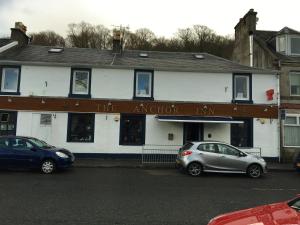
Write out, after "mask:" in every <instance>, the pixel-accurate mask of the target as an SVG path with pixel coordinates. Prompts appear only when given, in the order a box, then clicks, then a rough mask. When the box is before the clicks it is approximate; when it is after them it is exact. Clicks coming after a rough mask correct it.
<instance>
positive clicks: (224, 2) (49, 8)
mask: <svg viewBox="0 0 300 225" xmlns="http://www.w3.org/2000/svg"><path fill="white" fill-rule="evenodd" d="M299 6H300V1H299V0H285V1H282V0H281V1H279V0H0V36H3V35H9V34H10V29H9V28H11V27H13V26H14V22H15V21H22V22H23V23H24V24H25V25H26V26H27V30H28V32H38V31H44V30H53V31H55V32H57V33H59V34H61V35H63V36H65V34H66V31H67V29H68V24H69V23H79V22H81V21H85V22H88V23H91V24H93V25H97V24H102V25H105V26H106V27H107V28H109V29H111V28H113V25H123V26H129V27H130V30H131V31H134V30H136V29H138V28H145V27H146V28H149V29H150V30H152V31H153V32H154V33H155V34H156V35H157V36H165V37H171V36H173V35H174V34H175V33H176V31H177V29H178V28H187V27H191V26H192V25H195V24H200V25H206V26H208V27H210V28H211V29H213V30H214V31H215V32H216V33H218V34H221V35H233V34H234V26H235V25H236V24H237V22H238V21H239V18H241V17H243V16H244V14H245V13H246V12H247V11H248V10H249V9H250V8H253V9H254V10H255V11H256V12H257V13H258V14H257V16H258V18H259V21H258V23H257V29H261V30H280V29H281V28H283V27H284V26H288V27H290V28H293V29H296V30H298V31H300V13H299V9H300V7H299Z"/></svg>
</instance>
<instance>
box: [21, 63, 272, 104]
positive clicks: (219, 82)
mask: <svg viewBox="0 0 300 225" xmlns="http://www.w3.org/2000/svg"><path fill="white" fill-rule="evenodd" d="M70 73H71V68H70V67H46V66H22V69H21V86H20V92H21V95H22V96H29V95H36V96H52V97H53V96H59V97H67V96H68V94H69V90H70ZM46 83H47V84H46ZM133 86H134V71H133V70H124V69H123V70H118V69H98V68H94V69H92V84H91V95H92V98H106V99H132V97H133ZM271 88H273V89H274V90H275V93H276V92H277V91H276V88H277V80H276V76H275V75H264V74H253V76H252V89H253V91H252V95H253V101H254V103H258V104H262V103H276V96H275V98H274V100H273V101H272V102H268V101H267V100H266V94H265V91H266V90H268V89H271ZM154 99H155V100H158V101H161V100H162V101H187V102H190V101H193V102H195V101H196V102H197V101H199V102H218V103H220V102H225V103H230V102H231V100H232V74H231V73H224V74H217V73H195V72H166V71H154Z"/></svg>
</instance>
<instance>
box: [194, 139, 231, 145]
mask: <svg viewBox="0 0 300 225" xmlns="http://www.w3.org/2000/svg"><path fill="white" fill-rule="evenodd" d="M191 143H193V144H225V145H228V143H226V142H223V141H213V140H211V141H192V142H191Z"/></svg>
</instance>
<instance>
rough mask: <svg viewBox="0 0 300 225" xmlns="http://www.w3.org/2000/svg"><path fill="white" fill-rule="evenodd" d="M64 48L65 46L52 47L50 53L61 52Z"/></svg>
mask: <svg viewBox="0 0 300 225" xmlns="http://www.w3.org/2000/svg"><path fill="white" fill-rule="evenodd" d="M63 50H64V49H63V48H50V49H49V50H48V52H49V53H61V52H62V51H63Z"/></svg>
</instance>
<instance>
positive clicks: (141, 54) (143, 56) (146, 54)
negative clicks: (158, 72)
mask: <svg viewBox="0 0 300 225" xmlns="http://www.w3.org/2000/svg"><path fill="white" fill-rule="evenodd" d="M139 56H140V57H141V58H148V57H149V56H148V53H140V54H139Z"/></svg>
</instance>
